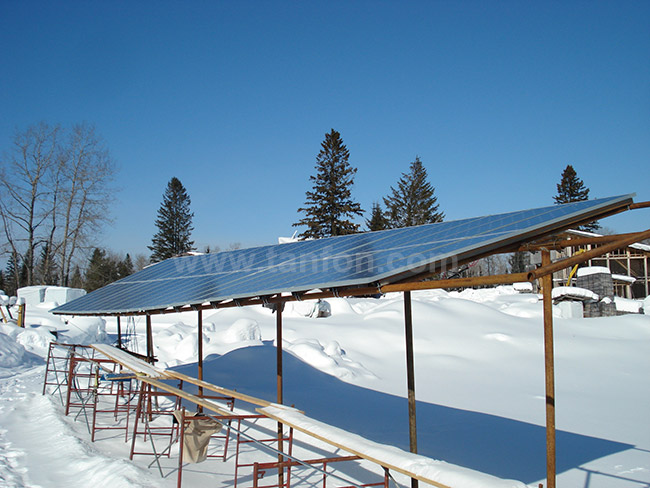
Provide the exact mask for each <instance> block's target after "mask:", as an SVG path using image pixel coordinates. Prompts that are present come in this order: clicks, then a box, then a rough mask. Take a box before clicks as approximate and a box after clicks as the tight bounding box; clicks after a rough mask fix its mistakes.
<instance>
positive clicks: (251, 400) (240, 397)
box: [165, 370, 272, 407]
mask: <svg viewBox="0 0 650 488" xmlns="http://www.w3.org/2000/svg"><path fill="white" fill-rule="evenodd" d="M165 376H168V377H169V378H174V379H177V380H183V381H184V382H187V383H191V384H193V385H196V386H200V387H202V388H204V389H206V390H210V391H213V392H215V393H219V394H221V395H223V396H226V397H232V398H236V399H237V400H242V401H244V402H246V403H251V404H253V405H258V406H260V407H268V406H269V405H272V403H271V402H269V401H267V400H262V399H261V398H256V397H253V396H250V395H246V394H245V393H240V392H238V391H235V390H230V389H228V388H223V387H221V386H217V385H213V384H212V383H208V382H207V381H201V380H199V379H196V378H192V377H191V376H188V375H186V374H183V373H179V372H178V371H173V370H166V371H165Z"/></svg>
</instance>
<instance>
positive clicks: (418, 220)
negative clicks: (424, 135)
mask: <svg viewBox="0 0 650 488" xmlns="http://www.w3.org/2000/svg"><path fill="white" fill-rule="evenodd" d="M390 189H391V194H390V195H389V196H387V197H385V198H384V205H386V209H387V210H386V215H387V219H388V225H389V227H390V228H400V227H410V226H413V225H423V224H432V223H435V222H442V221H443V219H444V218H445V214H444V213H443V212H439V211H438V208H439V205H438V203H437V201H438V198H437V197H435V196H434V192H435V188H433V186H431V183H429V182H428V181H427V170H426V168H425V167H424V165H423V164H422V161H420V158H419V157H418V156H416V157H415V161H413V162H412V163H411V164H410V166H409V172H408V173H402V177H401V178H400V179H399V181H398V182H397V188H393V187H392V186H391V188H390Z"/></svg>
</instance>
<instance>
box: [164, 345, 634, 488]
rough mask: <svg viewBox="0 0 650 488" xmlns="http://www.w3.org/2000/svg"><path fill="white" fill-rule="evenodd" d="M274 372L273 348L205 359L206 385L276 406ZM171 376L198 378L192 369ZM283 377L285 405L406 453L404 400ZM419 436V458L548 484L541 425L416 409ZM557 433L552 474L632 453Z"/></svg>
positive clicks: (304, 370) (297, 365)
mask: <svg viewBox="0 0 650 488" xmlns="http://www.w3.org/2000/svg"><path fill="white" fill-rule="evenodd" d="M275 365H276V349H275V347H274V346H273V345H272V344H265V345H264V346H258V347H247V348H242V349H237V350H235V351H232V352H230V353H228V354H226V355H223V356H216V355H212V356H209V357H208V358H206V359H205V360H204V368H203V369H204V379H205V380H206V381H209V382H210V383H213V384H216V385H219V386H223V387H226V388H231V389H236V390H237V391H239V392H242V393H247V394H249V395H253V396H256V397H258V398H263V399H266V400H269V401H275V400H276V398H277V396H276V395H277V394H276V390H275V385H276V384H277V380H276V366H275ZM174 369H176V370H178V371H182V372H183V373H185V374H188V375H191V376H196V363H194V364H188V365H184V366H179V367H176V368H174ZM283 373H284V374H283V376H284V403H285V404H286V405H295V406H296V408H299V409H301V410H303V411H304V412H305V413H306V414H307V415H308V416H309V417H312V418H314V419H317V420H320V421H322V422H325V423H328V424H330V425H333V426H336V427H339V428H342V429H344V430H347V431H349V432H353V433H356V434H359V435H361V436H363V437H366V438H368V439H371V440H373V441H376V442H380V443H383V444H390V445H393V446H397V447H399V448H401V449H403V450H405V451H408V450H409V438H408V406H407V400H406V399H405V398H401V397H397V396H394V395H389V394H386V393H381V392H377V391H374V390H369V389H365V388H361V387H358V386H354V385H351V384H348V383H345V382H343V381H341V380H339V379H337V378H335V377H333V376H330V375H328V374H325V373H323V372H321V371H319V370H317V369H315V368H312V367H311V366H309V365H307V364H306V363H304V362H302V361H300V360H299V359H297V358H296V357H294V356H292V355H291V354H288V353H286V352H285V353H284V355H283ZM405 384H406V379H405ZM405 388H406V387H405ZM416 393H417V392H416ZM417 429H418V452H419V454H422V455H424V456H427V457H431V458H433V459H440V460H444V461H447V462H449V463H453V464H457V465H460V466H465V467H467V468H471V469H475V470H477V471H481V472H484V473H489V474H492V475H494V476H497V477H499V478H505V479H516V480H520V481H523V482H525V483H531V482H534V481H536V480H540V479H543V478H545V477H546V431H545V429H544V427H542V426H538V425H534V424H530V423H526V422H520V421H517V420H512V419H508V418H504V417H497V416H495V415H489V414H484V413H477V412H471V411H468V410H460V409H456V408H451V407H445V406H440V405H435V404H432V403H425V402H418V403H417ZM556 434H557V437H556V439H557V440H556V442H557V472H558V473H561V472H564V471H567V470H570V469H573V468H578V467H579V466H581V465H583V464H585V463H587V462H589V461H592V460H594V459H598V458H601V457H604V456H607V455H610V454H613V453H616V452H620V451H624V450H627V449H630V448H633V447H634V446H632V445H629V444H624V443H620V442H614V441H608V440H604V439H598V438H595V437H589V436H585V435H580V434H574V433H571V432H564V431H557V433H556Z"/></svg>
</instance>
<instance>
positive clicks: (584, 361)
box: [0, 287, 650, 488]
mask: <svg viewBox="0 0 650 488" xmlns="http://www.w3.org/2000/svg"><path fill="white" fill-rule="evenodd" d="M328 302H329V306H330V308H331V313H332V315H331V316H330V317H327V318H314V317H310V315H313V314H312V311H313V304H312V303H309V302H298V303H289V304H287V305H286V308H285V311H284V314H283V318H284V341H285V342H284V344H283V347H284V349H285V356H284V382H285V383H284V398H285V403H286V404H294V405H295V406H296V407H297V408H299V409H300V410H303V411H304V412H305V413H306V414H308V415H309V416H310V417H312V418H314V419H316V420H319V421H321V422H325V423H327V424H331V425H334V426H336V427H339V428H341V429H344V430H346V431H349V432H352V433H356V434H359V435H362V436H363V437H365V438H368V439H370V440H373V441H377V442H380V443H385V444H391V445H394V446H397V447H400V448H402V449H404V450H408V442H409V441H408V421H407V402H406V400H405V397H406V368H405V340H404V327H403V303H402V298H401V296H400V295H397V294H396V295H387V296H385V297H382V298H380V299H332V300H328ZM639 303H642V302H639ZM48 308H49V307H48V304H41V305H39V306H38V307H28V310H27V323H28V325H29V326H28V327H27V328H26V329H18V328H16V327H14V326H10V325H2V326H0V332H2V333H4V336H1V337H2V340H0V486H3V487H4V486H7V487H59V486H72V487H74V486H79V487H81V486H88V485H91V486H95V487H132V486H133V487H145V486H146V487H154V486H155V487H158V486H160V487H172V486H175V483H176V478H175V476H176V473H175V471H174V470H173V465H174V463H173V462H171V464H170V462H169V461H168V462H167V465H164V466H163V474H164V475H165V477H164V478H161V476H160V474H159V472H158V470H157V468H156V467H155V465H154V466H153V467H151V468H150V469H149V468H148V467H147V466H148V465H149V463H150V462H151V459H149V458H148V457H144V456H142V457H137V456H136V458H135V460H134V461H133V462H131V461H128V453H129V445H128V444H126V443H125V442H124V435H123V433H122V434H116V435H109V434H104V435H100V436H98V437H99V438H98V440H97V441H96V442H94V443H92V442H90V436H89V435H88V433H87V430H86V425H85V423H84V422H82V421H81V419H78V421H76V422H75V421H74V419H73V418H72V416H69V417H65V416H64V415H63V410H62V407H61V405H60V403H59V401H58V399H57V398H56V395H46V396H42V395H41V391H42V385H43V373H44V367H45V366H44V359H43V357H44V356H45V355H46V352H47V345H48V342H49V340H51V338H52V336H51V334H50V333H49V332H48V330H51V329H56V330H58V333H59V339H60V340H64V341H68V342H75V343H76V342H97V341H101V342H110V341H112V340H114V339H115V332H116V323H115V320H114V319H106V320H103V319H96V318H85V319H81V318H68V321H67V323H64V322H62V320H61V319H60V318H58V317H54V316H51V315H49V314H48V313H47V310H48ZM631 308H634V307H631ZM637 308H638V307H637ZM646 308H647V306H646ZM557 312H558V313H557V317H556V320H555V346H556V349H555V356H556V408H557V409H556V414H557V429H558V432H557V468H558V473H559V475H558V486H560V487H573V486H577V487H585V488H601V487H602V488H605V487H614V488H624V487H636V488H641V487H648V486H650V421H649V414H650V354H649V351H650V316H649V315H627V316H620V317H608V318H600V319H594V318H589V319H565V318H561V317H560V316H559V315H560V314H559V310H557ZM413 315H414V336H415V366H416V396H417V399H418V404H417V423H418V449H419V452H420V454H423V455H425V456H428V457H431V458H434V459H439V460H443V461H447V462H449V463H453V464H457V465H460V466H464V467H467V468H470V469H473V470H478V471H481V472H484V473H488V474H490V475H493V476H496V477H499V478H504V479H515V480H520V481H522V482H524V483H526V484H528V485H529V486H531V487H537V485H538V483H540V482H542V483H543V482H545V480H544V478H545V466H546V465H545V430H544V416H545V402H544V360H543V345H542V344H543V331H542V304H541V301H540V299H539V297H538V296H537V295H535V294H528V293H517V292H516V291H515V290H514V288H513V287H498V288H494V289H486V290H466V291H464V292H461V293H456V292H454V293H446V292H444V291H430V292H417V293H414V294H413ZM152 318H153V327H154V343H155V353H156V355H157V356H158V358H159V360H160V362H159V363H158V365H159V366H163V367H167V368H174V369H178V370H180V371H182V372H184V373H187V374H191V375H193V376H195V375H196V363H195V358H196V353H197V335H196V318H197V317H196V314H193V313H183V314H173V315H165V316H153V317H152ZM33 325H38V326H39V327H32V326H33ZM122 328H123V330H129V331H133V330H135V333H136V334H135V336H133V337H131V338H130V339H131V344H130V347H131V348H132V349H137V350H139V351H140V352H142V351H143V350H144V337H143V332H144V318H135V319H134V320H133V321H132V322H131V323H129V322H127V321H126V320H124V319H123V320H122ZM274 338H275V316H274V315H273V314H272V313H271V311H270V310H268V309H265V308H263V307H246V308H237V309H221V310H216V311H214V313H208V312H204V355H205V356H206V361H205V364H204V376H205V377H206V379H207V380H208V381H210V382H212V383H215V384H217V385H221V386H224V387H230V388H236V389H237V390H238V391H240V392H244V393H249V394H252V395H254V396H258V397H262V398H266V399H269V400H271V401H273V400H274V399H275V385H276V377H275V354H276V352H275V346H274ZM265 428H267V427H265V426H264V425H260V426H259V429H261V430H264V429H265ZM268 429H269V431H272V429H273V426H272V425H270V426H268ZM106 432H110V431H106ZM296 440H297V443H296V449H297V451H298V453H299V454H300V453H302V454H305V455H307V456H309V455H310V454H311V457H319V456H323V455H327V453H328V452H333V450H332V448H330V447H328V446H327V445H326V444H323V443H318V442H313V441H310V442H311V445H308V444H307V438H306V437H305V436H297V439H296ZM314 454H316V455H314ZM246 456H249V457H251V459H256V458H255V456H256V455H255V454H253V453H251V452H249V453H246ZM232 464H233V462H232V458H231V456H230V455H229V459H228V461H227V462H226V463H222V462H220V461H218V462H217V461H209V462H206V463H205V464H198V465H193V466H192V467H191V468H190V467H188V468H187V469H184V486H188V487H191V486H232V484H233V482H232V477H233V467H232ZM373 469H374V468H373V467H372V466H367V465H362V466H356V465H355V466H348V467H345V468H344V467H341V468H340V471H339V472H340V473H341V474H342V475H344V476H345V477H347V478H350V479H358V480H361V481H363V482H367V481H368V471H369V470H373ZM398 480H399V477H398ZM249 481H250V480H249ZM292 482H293V484H296V485H300V482H299V477H298V476H297V477H296V479H292ZM333 483H334V485H336V482H334V481H333ZM305 484H306V483H305Z"/></svg>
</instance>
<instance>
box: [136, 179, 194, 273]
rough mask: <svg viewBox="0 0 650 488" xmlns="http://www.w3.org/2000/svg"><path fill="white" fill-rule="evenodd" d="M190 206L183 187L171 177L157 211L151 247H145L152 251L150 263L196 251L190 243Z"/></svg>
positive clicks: (192, 243)
mask: <svg viewBox="0 0 650 488" xmlns="http://www.w3.org/2000/svg"><path fill="white" fill-rule="evenodd" d="M190 203H191V201H190V196H189V195H188V194H187V191H186V190H185V187H184V186H183V184H182V183H181V182H180V180H179V179H178V178H176V177H173V178H172V179H171V180H170V181H169V183H168V184H167V188H166V190H165V193H164V195H163V202H162V204H161V205H160V208H159V209H158V218H157V219H156V227H158V232H156V234H155V235H154V236H153V238H152V240H151V241H152V242H151V246H148V248H149V249H150V250H151V251H152V253H151V262H152V263H155V262H158V261H162V260H164V259H167V258H171V257H173V256H178V255H180V254H183V253H186V252H189V251H193V250H194V249H195V248H194V241H192V240H191V239H190V236H191V233H192V231H193V230H194V227H192V217H194V214H193V213H192V212H190Z"/></svg>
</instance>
